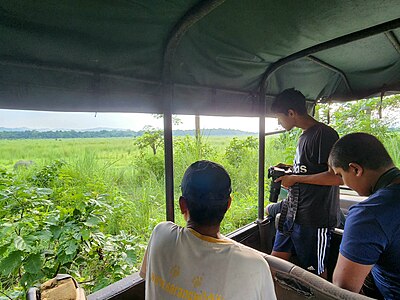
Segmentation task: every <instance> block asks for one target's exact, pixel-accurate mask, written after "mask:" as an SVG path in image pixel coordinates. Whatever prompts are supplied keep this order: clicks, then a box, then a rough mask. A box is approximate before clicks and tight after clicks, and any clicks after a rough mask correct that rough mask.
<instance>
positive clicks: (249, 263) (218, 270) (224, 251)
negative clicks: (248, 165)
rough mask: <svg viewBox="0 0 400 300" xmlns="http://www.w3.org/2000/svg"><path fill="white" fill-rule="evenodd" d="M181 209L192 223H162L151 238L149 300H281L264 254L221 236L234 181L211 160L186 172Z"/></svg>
mask: <svg viewBox="0 0 400 300" xmlns="http://www.w3.org/2000/svg"><path fill="white" fill-rule="evenodd" d="M181 191H182V195H181V196H180V198H179V207H180V210H181V213H182V214H183V216H184V219H185V221H186V226H185V227H181V226H178V225H176V224H174V223H172V222H162V223H160V224H158V225H157V226H156V227H155V228H154V230H153V232H152V235H151V237H150V241H149V244H148V246H147V250H146V253H145V256H144V259H143V263H142V267H141V270H140V276H141V277H142V278H144V279H146V299H167V300H168V299H177V298H178V299H221V300H222V299H238V300H239V299H260V300H261V299H276V296H275V291H274V283H273V279H272V276H271V272H270V269H269V266H268V263H267V262H266V260H265V259H264V257H263V255H264V254H263V253H261V252H258V251H256V250H254V249H252V248H249V247H247V246H244V245H242V244H240V243H238V242H236V241H233V240H232V239H229V238H227V237H225V236H223V235H222V234H221V233H220V224H221V221H222V220H223V218H224V216H225V213H226V211H227V210H228V209H229V207H230V205H231V201H232V198H231V195H230V194H231V192H232V188H231V179H230V177H229V174H228V173H227V172H226V170H225V169H224V168H223V167H222V166H221V165H219V164H217V163H215V162H211V161H206V160H202V161H197V162H195V163H193V164H192V165H190V166H189V168H188V169H187V170H186V172H185V174H184V176H183V179H182V183H181Z"/></svg>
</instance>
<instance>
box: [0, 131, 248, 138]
mask: <svg viewBox="0 0 400 300" xmlns="http://www.w3.org/2000/svg"><path fill="white" fill-rule="evenodd" d="M147 131H148V130H146V129H143V130H139V131H133V130H100V131H75V130H56V131H37V130H25V131H0V139H71V138H113V137H138V136H142V135H144V134H145V133H146V132H147ZM203 131H204V132H203V134H204V135H212V136H237V135H252V134H255V133H252V132H245V131H240V130H234V129H204V130H203ZM173 135H174V136H186V135H189V136H194V135H195V131H194V130H174V131H173Z"/></svg>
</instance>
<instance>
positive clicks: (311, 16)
mask: <svg viewBox="0 0 400 300" xmlns="http://www.w3.org/2000/svg"><path fill="white" fill-rule="evenodd" d="M399 15H400V2H399V1H398V0H387V1H383V2H382V1H364V0H352V1H350V0H349V1H336V2H335V1H330V2H329V1H328V2H318V3H317V2H315V1H289V0H288V1H279V2H276V1H272V0H249V1H224V0H210V1H201V0H190V1H183V2H182V1H164V2H157V3H150V2H148V1H145V0H143V1H134V2H125V1H123V2H119V1H114V2H108V1H97V2H95V3H90V4H87V3H83V2H80V1H76V2H75V1H72V2H71V1H65V2H64V1H61V2H60V1H59V2H57V5H54V4H53V3H51V2H46V3H37V2H36V1H28V0H26V1H19V2H16V1H13V0H5V1H2V3H1V4H0V41H1V42H2V47H1V49H0V108H3V109H28V110H49V111H71V112H72V111H89V112H142V113H161V114H163V115H164V147H165V195H166V219H167V220H171V221H173V220H174V186H173V182H174V169H173V145H172V140H173V139H172V114H191V115H214V116H245V117H258V118H259V164H258V218H257V220H256V221H255V222H254V223H252V224H249V225H248V226H245V227H244V228H241V229H239V230H238V231H235V232H234V233H232V234H231V235H230V236H231V237H232V238H234V239H236V240H238V241H241V242H243V243H245V244H247V245H250V246H252V247H254V248H256V249H259V250H262V251H264V252H267V253H268V252H269V251H270V250H271V248H272V244H271V242H272V239H273V232H274V227H273V223H272V222H270V220H269V219H265V218H264V199H265V191H264V186H265V181H264V178H265V150H266V149H265V135H266V133H265V118H266V117H267V116H271V112H270V103H271V100H272V99H273V98H274V96H275V95H277V94H278V93H279V92H280V91H282V90H283V89H285V88H291V87H295V88H296V89H298V90H301V91H302V92H303V94H305V96H306V97H307V99H309V100H310V101H309V110H310V111H312V109H313V107H314V105H315V103H316V102H317V101H321V102H331V101H337V102H344V101H351V100H356V99H361V98H365V97H369V96H373V95H380V96H381V97H383V95H385V94H389V93H392V92H399V91H400V43H399V37H400V29H399V28H400V18H399ZM351 201H352V200H351V199H349V202H348V203H351ZM337 240H339V242H340V235H338V236H337ZM337 244H338V242H336V245H337ZM267 259H268V258H267ZM296 276H297V277H296ZM296 276H292V277H293V278H297V279H295V281H296V280H300V281H301V278H299V276H305V277H307V275H306V274H303V275H299V274H298V273H297V275H296ZM289 277H290V276H289ZM311 277H312V276H311ZM310 280H311V281H313V282H315V283H316V284H317V285H318V284H319V283H318V282H319V281H318V280H319V279H315V278H311V279H310ZM314 280H315V281H314ZM282 282H287V281H285V280H283V281H282ZM321 285H322V286H323V285H324V284H322V283H321ZM143 289H144V287H143V281H142V280H140V279H138V278H137V275H132V277H128V278H127V279H124V280H122V281H121V282H117V283H115V284H114V285H111V286H109V287H107V288H106V289H105V290H101V291H98V292H96V293H94V294H93V295H90V296H89V299H128V298H129V299H134V298H137V299H142V298H143ZM309 289H311V288H309ZM341 293H342V294H341ZM343 293H346V292H340V293H339V292H338V293H336V294H335V293H334V295H336V296H333V297H339V295H344V294H343ZM300 294H301V293H300ZM107 295H108V296H107ZM347 296H348V297H349V298H354V299H356V298H358V297H361V296H358V295H355V294H353V295H351V296H349V294H346V297H347ZM282 297H283V296H282ZM305 297H306V296H305Z"/></svg>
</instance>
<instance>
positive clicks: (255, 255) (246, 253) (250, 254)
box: [229, 239, 268, 265]
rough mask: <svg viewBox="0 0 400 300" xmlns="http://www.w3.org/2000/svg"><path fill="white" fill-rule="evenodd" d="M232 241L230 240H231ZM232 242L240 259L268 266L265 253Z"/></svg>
mask: <svg viewBox="0 0 400 300" xmlns="http://www.w3.org/2000/svg"><path fill="white" fill-rule="evenodd" d="M229 240H230V239H229ZM231 241H232V247H233V248H234V249H235V255H236V256H238V257H242V258H243V259H245V260H252V261H254V262H259V263H260V262H261V263H262V265H264V264H266V265H268V263H267V261H266V260H265V258H264V256H265V255H266V254H265V253H263V252H260V251H258V250H256V249H253V248H251V247H248V246H246V245H243V244H241V243H239V242H236V241H234V240H231Z"/></svg>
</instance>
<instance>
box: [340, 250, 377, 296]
mask: <svg viewBox="0 0 400 300" xmlns="http://www.w3.org/2000/svg"><path fill="white" fill-rule="evenodd" d="M372 266H373V265H362V264H359V263H356V262H353V261H351V260H350V259H347V258H346V257H344V256H343V255H342V254H340V253H339V258H338V261H337V263H336V267H335V271H334V273H333V280H332V281H333V284H334V285H337V286H339V287H341V288H343V289H346V290H349V291H352V292H355V293H359V292H360V290H361V287H362V285H363V283H364V280H365V277H367V275H368V273H369V272H370V271H371V268H372Z"/></svg>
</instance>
